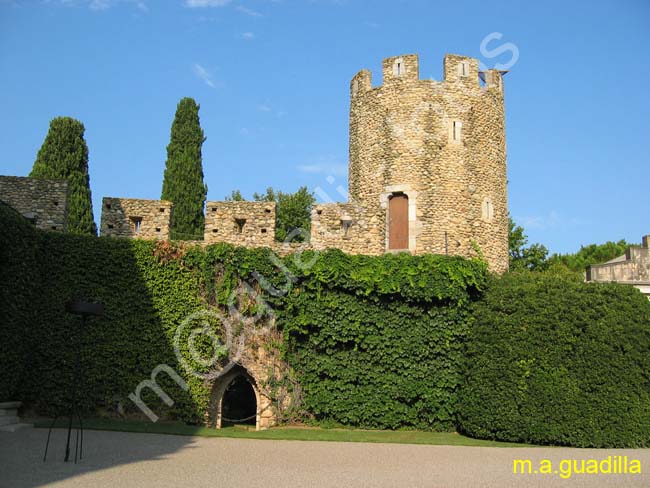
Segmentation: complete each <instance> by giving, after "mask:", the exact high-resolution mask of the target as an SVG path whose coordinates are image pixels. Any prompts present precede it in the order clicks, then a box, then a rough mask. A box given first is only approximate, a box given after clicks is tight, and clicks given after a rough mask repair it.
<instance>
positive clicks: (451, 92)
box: [349, 54, 508, 273]
mask: <svg viewBox="0 0 650 488" xmlns="http://www.w3.org/2000/svg"><path fill="white" fill-rule="evenodd" d="M502 75H503V73H502V72H499V71H496V70H488V71H484V72H479V68H478V60H476V59H473V58H469V57H464V56H457V55H451V54H448V55H446V56H445V59H444V80H443V81H434V80H421V79H420V77H419V70H418V57H417V55H403V56H398V57H392V58H388V59H385V60H384V62H383V84H382V86H379V87H376V88H373V87H372V83H371V73H370V72H369V71H367V70H362V71H360V72H359V73H357V75H356V76H354V78H352V82H351V84H350V94H351V102H350V174H349V191H350V203H352V204H354V205H357V206H359V207H361V208H363V212H362V213H364V214H365V215H366V216H367V217H366V222H368V223H369V228H368V230H369V231H370V232H371V233H376V234H377V235H376V236H375V237H376V238H375V239H372V241H373V242H367V245H368V247H367V249H366V253H368V254H380V253H383V252H393V251H400V250H408V251H410V252H411V253H414V254H422V253H435V254H452V255H461V256H472V255H475V253H476V250H477V249H480V251H481V252H482V253H483V255H484V257H485V258H486V260H487V261H488V263H489V264H490V269H491V270H493V271H496V272H499V273H501V272H504V271H506V270H507V269H508V207H507V195H506V143H505V127H504V105H503V82H502Z"/></svg>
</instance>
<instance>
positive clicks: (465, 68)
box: [459, 61, 469, 78]
mask: <svg viewBox="0 0 650 488" xmlns="http://www.w3.org/2000/svg"><path fill="white" fill-rule="evenodd" d="M459 71H460V76H461V78H467V77H468V76H469V63H468V62H467V61H462V62H461V63H460V66H459Z"/></svg>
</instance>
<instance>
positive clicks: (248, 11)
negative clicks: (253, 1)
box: [235, 5, 262, 17]
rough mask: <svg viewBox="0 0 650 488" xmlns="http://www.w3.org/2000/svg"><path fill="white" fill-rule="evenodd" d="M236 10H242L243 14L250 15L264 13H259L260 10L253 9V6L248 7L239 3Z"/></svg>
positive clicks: (260, 15) (254, 15)
mask: <svg viewBox="0 0 650 488" xmlns="http://www.w3.org/2000/svg"><path fill="white" fill-rule="evenodd" d="M235 10H237V11H238V12H241V13H242V14H246V15H249V16H250V17H262V14H261V13H259V12H258V11H256V10H253V9H251V8H248V7H244V6H243V5H237V6H236V7H235Z"/></svg>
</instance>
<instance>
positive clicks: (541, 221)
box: [515, 210, 585, 230]
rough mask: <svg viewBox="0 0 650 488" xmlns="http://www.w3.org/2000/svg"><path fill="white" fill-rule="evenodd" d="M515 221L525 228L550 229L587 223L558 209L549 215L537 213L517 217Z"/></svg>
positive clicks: (566, 227)
mask: <svg viewBox="0 0 650 488" xmlns="http://www.w3.org/2000/svg"><path fill="white" fill-rule="evenodd" d="M515 223H517V224H518V225H521V226H522V227H523V228H524V230H527V229H535V230H548V229H553V228H560V229H568V228H573V227H576V226H580V225H583V224H585V222H584V221H582V220H581V219H579V218H567V217H565V216H563V215H560V213H559V212H558V211H557V210H551V211H549V213H548V214H547V215H535V216H532V217H531V216H524V217H515Z"/></svg>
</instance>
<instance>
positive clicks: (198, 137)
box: [162, 98, 208, 240]
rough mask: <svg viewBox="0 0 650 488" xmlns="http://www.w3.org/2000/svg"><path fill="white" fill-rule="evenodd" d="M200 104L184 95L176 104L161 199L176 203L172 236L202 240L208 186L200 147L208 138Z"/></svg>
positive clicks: (173, 237)
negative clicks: (200, 112)
mask: <svg viewBox="0 0 650 488" xmlns="http://www.w3.org/2000/svg"><path fill="white" fill-rule="evenodd" d="M199 108H200V107H199V105H198V104H197V103H196V102H195V101H194V99H192V98H183V99H182V100H181V101H180V102H179V103H178V106H177V107H176V116H175V117H174V122H173V123H172V129H171V136H170V141H169V145H168V146H167V162H166V165H165V176H164V179H163V186H162V199H163V200H169V201H171V202H172V203H173V204H174V210H173V212H172V228H171V238H172V239H182V240H189V239H203V227H204V223H205V215H204V213H203V207H204V205H205V197H206V195H207V193H208V187H207V186H206V185H205V183H204V182H203V158H202V156H201V147H202V146H203V142H204V141H205V137H204V136H203V129H201V123H200V121H199Z"/></svg>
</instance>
